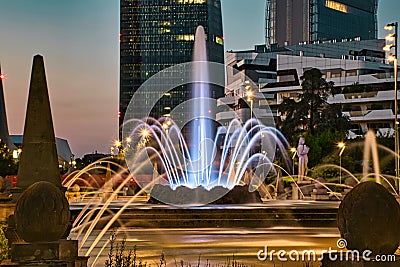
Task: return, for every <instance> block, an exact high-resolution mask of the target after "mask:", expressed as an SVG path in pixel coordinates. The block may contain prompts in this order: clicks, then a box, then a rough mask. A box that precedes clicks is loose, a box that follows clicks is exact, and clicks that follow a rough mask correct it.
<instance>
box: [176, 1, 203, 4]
mask: <svg viewBox="0 0 400 267" xmlns="http://www.w3.org/2000/svg"><path fill="white" fill-rule="evenodd" d="M176 1H177V2H178V4H184V5H187V4H189V5H190V4H204V3H206V2H207V0H176Z"/></svg>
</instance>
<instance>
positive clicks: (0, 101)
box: [0, 66, 17, 150]
mask: <svg viewBox="0 0 400 267" xmlns="http://www.w3.org/2000/svg"><path fill="white" fill-rule="evenodd" d="M0 74H1V66H0ZM0 139H1V140H2V141H3V142H4V143H5V144H6V145H7V147H8V148H9V149H11V150H14V149H17V148H16V147H15V145H14V143H13V142H12V141H11V138H10V134H9V132H8V124H7V114H6V104H5V101H4V91H3V80H2V78H0Z"/></svg>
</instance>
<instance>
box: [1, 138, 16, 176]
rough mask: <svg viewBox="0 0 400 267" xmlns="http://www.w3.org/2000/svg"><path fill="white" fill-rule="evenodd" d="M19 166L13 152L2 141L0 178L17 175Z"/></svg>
mask: <svg viewBox="0 0 400 267" xmlns="http://www.w3.org/2000/svg"><path fill="white" fill-rule="evenodd" d="M17 172H18V165H17V163H16V162H15V160H14V159H13V156H12V151H11V150H10V149H9V148H8V147H7V146H6V144H5V143H4V142H3V141H2V140H1V139H0V176H3V177H5V176H6V175H16V174H17Z"/></svg>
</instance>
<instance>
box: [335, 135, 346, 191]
mask: <svg viewBox="0 0 400 267" xmlns="http://www.w3.org/2000/svg"><path fill="white" fill-rule="evenodd" d="M337 147H338V148H339V149H340V151H339V166H340V169H339V184H342V154H343V151H344V149H345V148H346V144H345V143H343V142H340V143H339V144H338V145H337Z"/></svg>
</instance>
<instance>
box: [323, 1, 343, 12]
mask: <svg viewBox="0 0 400 267" xmlns="http://www.w3.org/2000/svg"><path fill="white" fill-rule="evenodd" d="M325 6H326V7H327V8H331V9H334V10H337V11H340V12H343V13H347V6H346V5H344V4H341V3H338V2H335V1H332V0H326V2H325Z"/></svg>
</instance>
